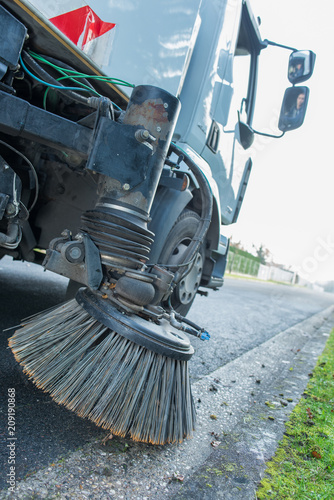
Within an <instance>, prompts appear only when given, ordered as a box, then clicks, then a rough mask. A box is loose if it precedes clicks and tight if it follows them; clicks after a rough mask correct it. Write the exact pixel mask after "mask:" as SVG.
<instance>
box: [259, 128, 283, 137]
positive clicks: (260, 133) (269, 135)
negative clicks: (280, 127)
mask: <svg viewBox="0 0 334 500" xmlns="http://www.w3.org/2000/svg"><path fill="white" fill-rule="evenodd" d="M252 130H253V132H254V134H257V135H264V136H265V137H273V138H274V139H280V138H281V137H283V135H284V134H285V132H282V133H281V135H273V134H266V133H264V132H258V131H257V130H254V129H253V128H252Z"/></svg>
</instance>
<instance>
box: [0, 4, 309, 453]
mask: <svg viewBox="0 0 334 500" xmlns="http://www.w3.org/2000/svg"><path fill="white" fill-rule="evenodd" d="M258 24H259V23H258V20H257V19H256V18H255V17H254V15H253V14H252V11H251V8H250V5H249V1H248V0H202V1H201V0H174V1H172V2H171V1H170V0H159V1H153V0H145V1H140V0H131V1H120V2H115V1H113V2H104V1H103V0H91V1H89V0H88V1H87V2H85V1H83V0H59V1H57V2H54V1H51V0H29V1H28V0H0V169H1V175H0V257H2V256H4V255H9V256H11V257H12V258H13V259H19V260H25V261H29V262H35V263H37V264H41V265H43V266H44V267H45V269H47V270H50V271H53V272H55V273H58V274H60V275H62V276H66V277H67V278H68V279H69V288H68V300H67V302H65V303H64V304H61V305H59V306H56V307H55V308H54V309H52V310H48V311H47V312H44V313H40V314H39V315H37V316H35V317H33V318H29V320H27V321H24V320H23V321H22V325H21V327H20V328H19V329H18V330H17V331H16V332H15V333H14V335H13V336H12V337H11V338H10V340H9V345H10V347H11V349H12V351H13V353H14V355H15V358H16V360H17V361H18V362H19V363H20V364H21V365H22V366H23V369H24V371H25V373H26V374H27V375H28V376H29V377H30V378H31V379H32V380H33V381H34V383H35V384H36V385H37V386H38V387H39V388H41V389H42V390H44V391H47V392H48V393H50V395H51V396H52V398H53V399H54V400H55V401H56V402H58V403H59V404H63V405H65V406H66V407H67V408H69V409H71V410H73V411H74V412H76V413H77V414H78V415H79V416H81V417H84V418H88V419H90V420H92V421H93V422H95V423H96V424H97V425H99V426H101V427H103V428H105V429H108V430H110V432H111V433H113V434H116V435H120V436H126V435H129V436H130V437H131V438H132V439H134V440H138V441H143V442H149V443H153V444H164V443H168V442H181V441H182V440H183V439H184V438H186V437H188V436H191V435H192V432H193V430H194V426H195V410H194V404H193V400H192V396H191V387H190V382H189V375H188V361H189V359H190V358H191V356H192V355H193V352H194V349H193V347H192V345H191V342H190V338H191V337H192V336H196V337H199V338H201V339H202V340H205V339H208V338H209V334H208V333H207V332H206V330H205V325H204V328H203V327H202V325H196V324H194V323H193V322H192V321H191V320H189V319H188V318H187V317H186V315H187V312H188V310H189V309H190V307H191V305H192V303H193V301H194V298H195V295H196V294H197V293H200V294H206V293H207V292H206V291H205V289H218V288H219V287H220V286H222V284H223V278H224V271H225V266H226V258H227V252H228V239H227V238H226V237H225V236H224V226H226V225H229V224H233V223H235V222H236V221H237V218H238V214H239V212H240V209H241V205H242V202H243V199H244V195H245V191H246V187H247V183H248V179H249V176H250V172H251V168H252V160H251V151H252V143H253V139H254V135H255V134H256V133H258V132H255V130H254V128H252V122H253V115H254V109H255V96H256V84H257V73H258V64H259V58H260V55H261V52H262V51H263V50H265V49H266V47H268V45H278V44H277V43H276V42H273V41H268V40H262V38H261V36H260V32H259V27H258ZM279 46H280V47H283V49H284V50H286V49H288V50H289V51H290V57H289V62H288V74H287V79H288V80H289V81H290V83H291V86H290V87H289V88H288V89H287V90H286V93H285V95H284V99H283V103H282V109H281V114H280V118H279V123H278V131H277V134H273V135H283V134H284V133H285V132H286V131H290V130H293V129H296V128H298V127H299V126H300V125H302V123H303V120H304V116H305V111H306V106H307V100H308V95H309V90H308V88H307V87H305V86H301V85H298V84H300V83H302V82H304V81H305V80H307V79H308V78H309V77H310V76H311V74H312V71H313V66H314V60H315V55H314V54H313V52H312V51H310V50H298V49H297V48H291V47H287V46H283V45H279ZM279 50H281V49H279ZM240 64H241V66H242V71H239V66H240ZM284 72H285V70H284Z"/></svg>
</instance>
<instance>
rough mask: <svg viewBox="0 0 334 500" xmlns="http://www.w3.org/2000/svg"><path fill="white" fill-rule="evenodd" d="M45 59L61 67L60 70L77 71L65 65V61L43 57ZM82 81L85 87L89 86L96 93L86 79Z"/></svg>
mask: <svg viewBox="0 0 334 500" xmlns="http://www.w3.org/2000/svg"><path fill="white" fill-rule="evenodd" d="M43 57H44V59H46V60H47V61H49V62H50V63H52V64H54V65H56V66H59V67H60V68H63V69H69V70H71V71H75V69H74V68H73V67H72V66H70V65H69V64H66V63H64V61H60V60H59V59H56V58H55V57H50V56H45V55H43ZM80 81H81V82H83V83H84V84H85V85H87V86H89V87H90V88H91V89H92V90H94V91H95V89H94V87H93V85H92V84H91V83H90V82H89V81H88V80H87V79H86V78H80Z"/></svg>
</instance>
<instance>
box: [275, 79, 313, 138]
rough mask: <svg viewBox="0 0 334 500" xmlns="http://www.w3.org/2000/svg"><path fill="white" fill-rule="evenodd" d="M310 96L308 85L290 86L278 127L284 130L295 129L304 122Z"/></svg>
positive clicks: (286, 93)
mask: <svg viewBox="0 0 334 500" xmlns="http://www.w3.org/2000/svg"><path fill="white" fill-rule="evenodd" d="M308 96H309V89H308V87H289V88H287V89H286V91H285V93H284V98H283V102H282V107H281V113H280V117H279V121H278V128H279V129H280V130H281V131H282V132H288V131H289V130H295V129H296V128H299V127H300V126H301V125H302V124H303V121H304V118H305V113H306V108H307V102H308Z"/></svg>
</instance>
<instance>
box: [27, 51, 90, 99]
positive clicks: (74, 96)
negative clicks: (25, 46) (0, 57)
mask: <svg viewBox="0 0 334 500" xmlns="http://www.w3.org/2000/svg"><path fill="white" fill-rule="evenodd" d="M22 58H23V61H24V62H25V63H26V64H27V65H28V66H30V68H32V69H33V71H34V72H35V73H36V74H37V75H38V76H39V77H40V78H41V79H42V80H44V81H46V82H47V83H50V84H51V85H56V86H57V87H61V86H62V85H61V84H60V83H59V82H58V80H56V79H55V78H53V77H52V76H51V75H50V73H48V72H47V71H45V70H44V69H43V68H42V66H40V64H38V62H37V61H35V59H34V58H33V57H31V55H30V54H28V52H26V51H25V50H23V51H22ZM54 90H55V91H57V92H59V93H60V94H63V95H65V96H66V97H71V98H72V99H73V100H74V101H77V102H79V103H80V104H84V105H85V106H89V107H95V106H92V105H91V104H90V100H89V98H87V97H84V96H82V95H80V94H77V93H76V92H74V91H73V90H68V89H66V88H65V87H64V90H63V89H60V88H56V89H54Z"/></svg>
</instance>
